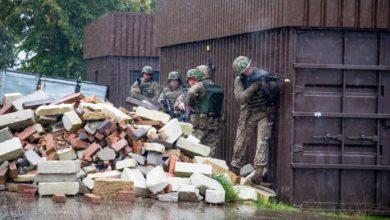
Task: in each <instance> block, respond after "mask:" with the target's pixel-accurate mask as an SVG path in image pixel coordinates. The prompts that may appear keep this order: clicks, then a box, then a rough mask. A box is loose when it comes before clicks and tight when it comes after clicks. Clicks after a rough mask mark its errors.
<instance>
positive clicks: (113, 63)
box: [86, 56, 159, 107]
mask: <svg viewBox="0 0 390 220" xmlns="http://www.w3.org/2000/svg"><path fill="white" fill-rule="evenodd" d="M146 65H149V66H152V67H153V69H154V70H155V71H159V63H158V58H156V57H112V56H110V57H100V58H94V59H88V60H87V61H86V79H87V80H89V81H92V82H96V83H100V84H105V85H108V86H109V93H108V99H109V100H110V101H111V102H112V103H113V104H114V105H116V106H123V107H129V105H127V103H126V98H127V95H128V92H129V90H130V86H131V84H133V82H132V81H131V77H132V76H131V74H133V73H135V72H138V71H141V69H142V67H144V66H146Z"/></svg>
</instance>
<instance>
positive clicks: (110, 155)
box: [97, 148, 116, 161]
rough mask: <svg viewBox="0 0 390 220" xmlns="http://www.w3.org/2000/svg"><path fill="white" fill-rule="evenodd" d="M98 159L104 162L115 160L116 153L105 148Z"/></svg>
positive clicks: (99, 153) (98, 155)
mask: <svg viewBox="0 0 390 220" xmlns="http://www.w3.org/2000/svg"><path fill="white" fill-rule="evenodd" d="M97 157H98V158H99V159H100V160H102V161H108V160H114V159H115V157H116V154H115V151H114V150H113V149H111V148H104V149H103V150H100V151H99V152H98V154H97Z"/></svg>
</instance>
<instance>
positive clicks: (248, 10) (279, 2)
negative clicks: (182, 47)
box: [156, 0, 390, 47]
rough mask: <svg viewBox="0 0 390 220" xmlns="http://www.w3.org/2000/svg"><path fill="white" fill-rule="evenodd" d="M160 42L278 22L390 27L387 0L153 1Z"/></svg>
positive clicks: (256, 28)
mask: <svg viewBox="0 0 390 220" xmlns="http://www.w3.org/2000/svg"><path fill="white" fill-rule="evenodd" d="M156 17H157V19H156V28H157V33H158V34H157V35H156V43H157V46H159V47H163V46H168V45H175V44H180V43H187V42H195V41H201V40H208V39H214V38H220V37H226V36H232V35H237V34H242V33H249V32H254V31H260V30H265V29H272V28H277V27H286V26H297V27H321V28H325V27H337V28H369V29H373V28H384V29H389V28H390V1H388V0H272V1H270V0H212V1H210V0H157V10H156Z"/></svg>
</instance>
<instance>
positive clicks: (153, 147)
mask: <svg viewBox="0 0 390 220" xmlns="http://www.w3.org/2000/svg"><path fill="white" fill-rule="evenodd" d="M144 149H145V151H153V152H157V153H160V154H163V153H164V152H165V147H164V145H162V144H157V143H147V142H145V143H144Z"/></svg>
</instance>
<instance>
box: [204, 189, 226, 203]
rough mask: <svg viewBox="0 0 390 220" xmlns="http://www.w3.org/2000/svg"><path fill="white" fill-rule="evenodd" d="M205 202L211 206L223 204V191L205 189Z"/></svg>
mask: <svg viewBox="0 0 390 220" xmlns="http://www.w3.org/2000/svg"><path fill="white" fill-rule="evenodd" d="M205 201H206V202H207V203H211V204H223V203H225V191H220V190H213V189H207V190H206V197H205Z"/></svg>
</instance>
